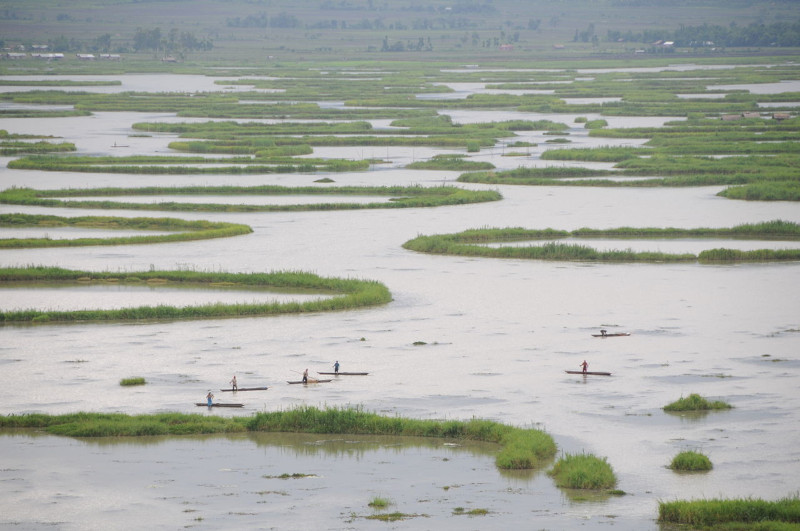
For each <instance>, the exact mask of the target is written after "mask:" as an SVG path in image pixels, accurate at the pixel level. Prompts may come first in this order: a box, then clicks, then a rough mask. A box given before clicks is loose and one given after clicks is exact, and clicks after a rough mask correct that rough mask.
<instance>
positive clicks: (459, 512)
mask: <svg viewBox="0 0 800 531" xmlns="http://www.w3.org/2000/svg"><path fill="white" fill-rule="evenodd" d="M453 514H454V515H464V514H465V515H467V516H485V515H487V514H489V509H470V510H469V511H468V510H466V509H465V508H463V507H456V508H455V509H453Z"/></svg>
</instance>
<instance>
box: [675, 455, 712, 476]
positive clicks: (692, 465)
mask: <svg viewBox="0 0 800 531" xmlns="http://www.w3.org/2000/svg"><path fill="white" fill-rule="evenodd" d="M669 468H671V469H672V470H677V471H682V472H705V471H707V470H711V469H712V468H713V465H712V464H711V460H710V459H709V458H708V456H706V455H703V454H701V453H700V452H693V451H691V450H686V451H683V452H680V453H679V454H677V455H676V456H675V457H673V458H672V462H670V464H669Z"/></svg>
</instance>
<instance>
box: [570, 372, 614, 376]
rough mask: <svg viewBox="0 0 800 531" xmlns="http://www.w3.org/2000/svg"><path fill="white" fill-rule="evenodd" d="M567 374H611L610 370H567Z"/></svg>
mask: <svg viewBox="0 0 800 531" xmlns="http://www.w3.org/2000/svg"><path fill="white" fill-rule="evenodd" d="M565 372H566V373H567V374H584V375H591V376H611V373H610V372H597V371H586V372H583V371H565Z"/></svg>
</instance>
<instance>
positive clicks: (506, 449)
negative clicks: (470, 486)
mask: <svg viewBox="0 0 800 531" xmlns="http://www.w3.org/2000/svg"><path fill="white" fill-rule="evenodd" d="M0 428H37V429H44V430H45V431H47V432H48V433H51V434H54V435H62V436H67V437H122V436H145V435H188V434H205V433H240V432H290V433H327V434H333V433H337V434H339V433H341V434H367V435H399V436H408V437H436V438H448V439H462V440H472V441H484V442H491V443H497V444H499V445H500V447H501V448H500V450H499V452H498V454H497V456H496V457H495V464H496V465H497V467H498V468H502V469H520V470H522V469H532V468H538V467H540V466H542V465H543V464H545V463H546V462H548V461H549V460H550V459H552V458H553V456H555V453H556V444H555V441H554V440H553V438H552V437H550V435H548V434H547V433H545V432H543V431H541V430H537V429H523V428H516V427H513V426H508V425H504V424H500V423H498V422H494V421H490V420H480V419H471V420H468V421H458V420H448V421H438V420H417V419H409V418H402V417H394V416H392V417H386V416H381V415H378V414H376V413H369V412H366V411H363V410H362V409H361V408H354V407H347V408H336V407H327V408H325V409H318V408H316V407H312V406H299V407H296V408H293V409H289V410H286V411H273V412H260V413H256V414H254V415H252V416H249V417H232V418H224V417H214V416H208V415H198V414H182V413H157V414H151V415H135V416H131V415H125V414H121V413H75V414H67V415H44V414H30V415H9V416H0Z"/></svg>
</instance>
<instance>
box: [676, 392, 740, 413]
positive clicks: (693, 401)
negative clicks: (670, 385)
mask: <svg viewBox="0 0 800 531" xmlns="http://www.w3.org/2000/svg"><path fill="white" fill-rule="evenodd" d="M732 407H733V406H731V405H730V404H728V403H726V402H723V401H721V400H714V401H711V400H708V399H706V398H703V397H702V396H700V395H698V394H696V393H692V394H690V395H689V396H687V397H681V398H679V399H678V400H676V401H675V402H672V403H670V404H667V405H666V406H664V407H663V409H664V411H667V412H680V411H711V410H724V409H731V408H732Z"/></svg>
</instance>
